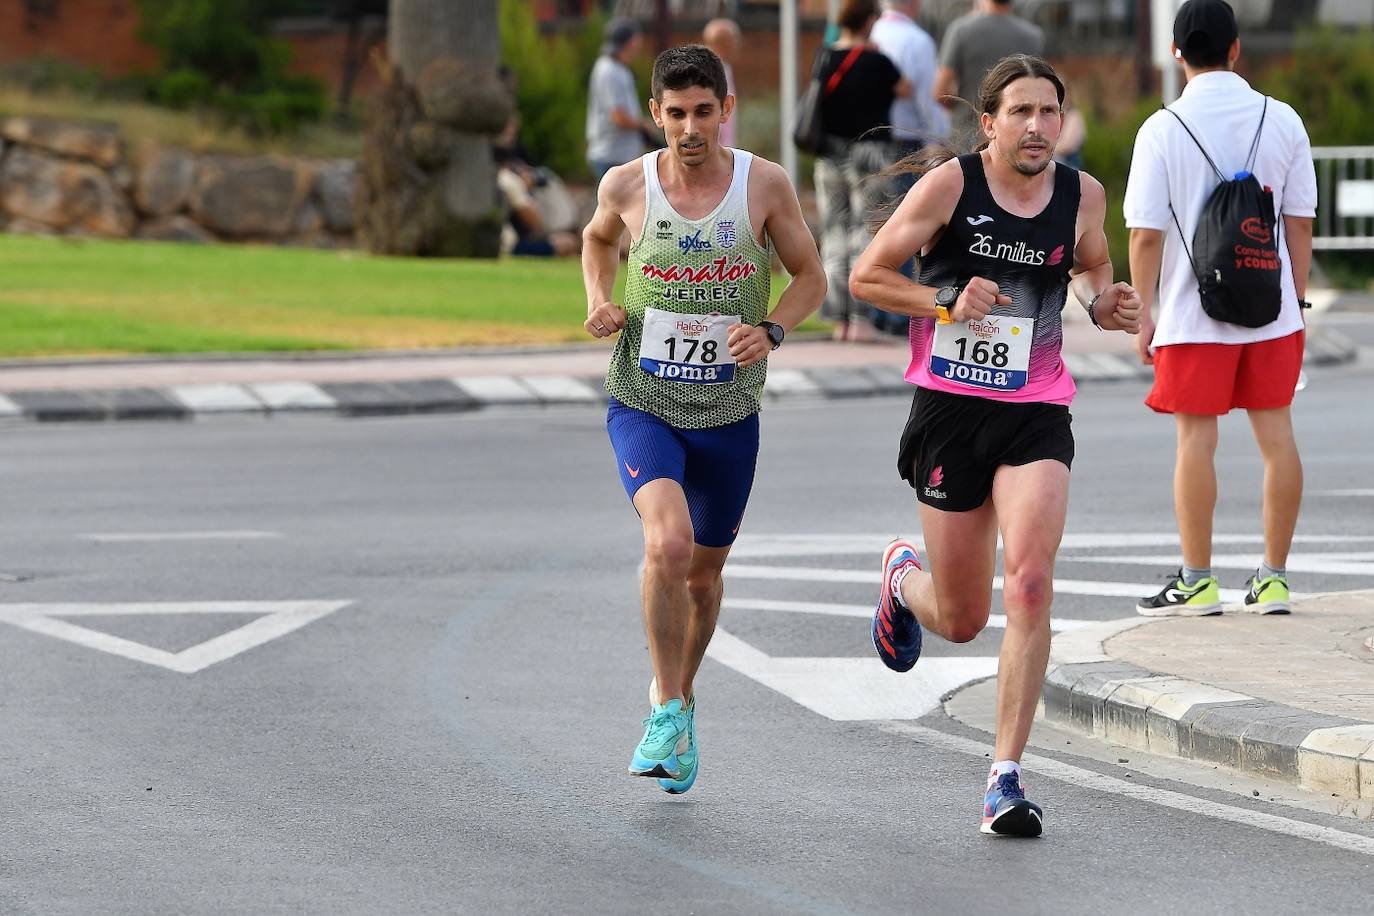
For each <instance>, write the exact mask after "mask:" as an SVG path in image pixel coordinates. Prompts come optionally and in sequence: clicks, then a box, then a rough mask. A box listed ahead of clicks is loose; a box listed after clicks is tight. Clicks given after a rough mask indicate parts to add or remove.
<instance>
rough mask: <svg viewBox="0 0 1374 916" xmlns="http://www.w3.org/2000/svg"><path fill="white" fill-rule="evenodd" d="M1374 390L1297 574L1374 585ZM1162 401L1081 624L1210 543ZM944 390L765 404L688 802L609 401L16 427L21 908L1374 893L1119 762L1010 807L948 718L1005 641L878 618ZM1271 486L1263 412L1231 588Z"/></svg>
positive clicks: (1098, 538)
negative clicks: (1176, 499)
mask: <svg viewBox="0 0 1374 916" xmlns="http://www.w3.org/2000/svg"><path fill="white" fill-rule="evenodd" d="M1372 383H1374V369H1371V368H1370V367H1369V366H1367V365H1361V366H1355V367H1347V368H1343V369H1333V370H1317V371H1314V372H1312V373H1310V380H1309V384H1308V386H1307V388H1306V389H1305V390H1304V391H1303V392H1301V393H1300V394H1299V395H1298V410H1297V420H1298V426H1299V430H1300V436H1301V441H1302V444H1303V449H1304V453H1305V460H1306V466H1307V471H1308V498H1307V501H1306V511H1305V515H1304V518H1303V522H1302V525H1301V526H1300V535H1301V536H1302V537H1303V538H1304V540H1302V541H1301V542H1300V543H1299V545H1298V547H1297V548H1296V549H1295V560H1294V562H1292V563H1290V567H1292V568H1293V569H1294V570H1295V572H1294V575H1293V577H1292V578H1293V580H1294V587H1295V589H1297V590H1299V591H1308V592H1311V591H1322V590H1334V589H1345V588H1356V587H1370V586H1371V585H1374V568H1371V569H1370V570H1369V572H1368V574H1366V573H1365V572H1363V571H1362V569H1360V568H1358V567H1360V564H1364V565H1369V564H1368V562H1367V561H1369V560H1370V559H1374V554H1370V553H1366V551H1369V550H1374V548H1371V547H1370V544H1372V543H1374V521H1371V518H1370V513H1369V511H1368V510H1369V508H1370V507H1372V506H1374V491H1370V490H1369V488H1370V487H1371V486H1374V484H1371V480H1370V471H1371V467H1374V462H1371V455H1374V429H1372V428H1371V424H1370V423H1369V420H1368V418H1369V416H1370V410H1369V406H1368V399H1367V392H1368V391H1369V390H1370V387H1371V384H1372ZM1143 393H1144V388H1143V387H1142V386H1140V385H1136V384H1126V385H1115V384H1111V385H1097V386H1093V387H1085V389H1084V392H1083V393H1082V394H1081V395H1080V399H1079V401H1078V402H1077V404H1076V405H1075V408H1074V417H1075V422H1074V429H1075V433H1076V436H1077V441H1078V458H1077V461H1076V464H1075V470H1074V476H1073V492H1072V501H1071V508H1070V518H1069V524H1068V534H1069V537H1068V539H1067V541H1066V544H1067V546H1066V548H1065V551H1064V554H1063V557H1062V559H1061V563H1060V567H1059V569H1058V572H1057V576H1058V578H1059V579H1061V580H1063V581H1066V582H1072V583H1076V584H1075V585H1073V586H1072V587H1071V590H1072V591H1073V592H1076V593H1065V590H1064V588H1063V587H1061V589H1060V597H1059V599H1058V601H1057V603H1056V611H1055V613H1056V616H1057V617H1058V618H1059V619H1060V620H1062V621H1065V622H1066V623H1065V624H1064V625H1072V622H1073V621H1077V620H1102V619H1111V618H1114V617H1121V616H1126V615H1128V614H1130V613H1131V610H1130V609H1131V606H1132V603H1133V597H1132V596H1133V595H1135V594H1136V592H1139V593H1140V594H1143V593H1144V590H1152V589H1154V588H1155V587H1157V585H1158V583H1159V582H1160V581H1161V579H1160V576H1161V575H1162V574H1164V573H1166V572H1168V571H1169V570H1170V569H1171V568H1172V567H1171V566H1170V565H1169V564H1170V562H1172V563H1173V565H1177V560H1176V559H1173V558H1174V557H1176V548H1175V547H1173V546H1170V540H1169V538H1170V536H1171V534H1170V533H1171V530H1172V509H1171V503H1170V497H1169V480H1170V474H1171V467H1172V426H1171V422H1170V421H1169V420H1168V419H1167V418H1162V417H1156V416H1153V415H1151V414H1150V413H1149V412H1148V411H1147V410H1145V408H1143V407H1142V406H1141V404H1140V400H1141V397H1142V396H1143ZM906 410H907V404H906V402H905V401H904V400H901V399H873V400H864V401H854V402H849V403H846V402H834V401H832V402H826V403H812V404H778V405H772V406H770V407H769V409H768V410H767V411H766V412H765V415H764V422H763V437H764V449H763V454H762V456H761V459H760V473H759V478H758V482H757V486H756V488H755V495H754V498H753V501H752V503H751V506H750V511H749V515H748V516H747V518H746V520H745V523H744V528H743V529H742V537H741V540H740V542H739V550H738V554H737V556H736V558H735V559H734V560H733V561H732V564H731V567H730V569H731V575H730V579H729V580H728V582H727V596H728V597H727V600H728V601H729V602H730V604H729V605H728V606H727V608H726V610H725V611H724V612H723V614H722V620H721V624H722V628H723V630H724V633H725V634H726V635H725V636H724V637H722V638H720V639H718V640H717V644H716V645H715V646H713V649H712V652H713V658H712V660H708V661H707V662H706V665H705V667H704V669H703V672H702V676H701V678H700V681H699V709H700V715H699V731H700V736H701V742H702V772H701V777H700V779H699V781H698V783H697V786H696V788H694V789H693V791H692V792H691V793H689V794H687V795H685V796H682V797H677V798H675V797H670V796H667V795H665V794H663V793H661V792H659V791H658V790H657V789H656V788H655V786H654V784H653V782H652V781H650V780H634V779H631V778H630V777H627V776H625V775H624V768H625V764H626V761H627V759H628V755H629V753H630V750H631V748H632V747H633V745H634V743H635V741H636V740H637V739H638V737H639V733H640V730H641V726H640V718H641V717H642V716H643V715H644V699H643V698H644V692H645V687H646V685H647V682H648V679H649V669H648V663H647V656H646V652H645V648H644V639H643V635H642V632H641V628H640V623H639V610H638V607H637V603H636V601H637V599H636V569H637V564H638V553H639V532H638V526H637V524H636V520H635V517H634V515H633V512H632V511H631V509H630V508H629V506H628V504H627V503H626V501H625V498H624V495H623V491H621V489H620V486H619V482H618V480H617V478H616V475H615V473H614V467H613V464H612V461H613V459H612V457H611V453H610V450H609V447H608V446H607V444H606V441H605V433H604V426H603V422H602V419H603V418H602V416H601V414H600V413H599V412H597V411H595V410H590V409H582V408H569V409H563V410H559V411H543V412H541V411H523V412H515V411H509V412H504V413H502V412H490V413H482V414H475V415H468V416H457V417H452V416H451V417H428V418H400V419H382V420H352V421H340V420H318V421H313V420H293V421H289V422H277V421H273V422H261V421H257V422H235V421H224V422H216V423H205V424H194V425H168V426H163V425H155V424H137V423H123V424H115V425H108V426H96V427H86V426H74V427H62V428H47V427H37V426H23V427H10V428H8V429H5V430H4V441H5V446H6V447H5V449H4V459H3V461H2V462H0V473H3V475H4V476H3V480H2V481H0V484H3V492H4V494H5V499H4V502H3V515H2V516H0V518H3V528H2V529H0V571H4V572H7V573H11V574H18V575H19V576H21V577H23V581H19V582H10V583H3V582H0V622H3V623H5V625H4V626H0V689H3V697H4V699H3V701H0V735H3V737H4V744H3V746H4V748H5V751H4V752H3V760H4V764H5V768H6V771H7V772H6V778H5V780H4V784H5V789H4V791H3V797H4V799H5V802H6V804H5V805H4V809H3V811H0V910H3V911H4V912H16V913H89V912H138V913H190V912H195V913H218V912H235V913H260V912H266V911H283V912H309V913H316V912H318V913H379V912H385V913H453V912H474V913H493V912H511V913H526V912H560V913H562V912H576V913H644V912H660V911H672V912H697V913H771V912H776V913H868V912H936V911H939V912H949V913H965V912H968V913H1005V912H1008V911H1015V912H1045V913H1049V912H1053V913H1103V912H1114V913H1115V912H1120V913H1173V912H1217V913H1220V912H1255V913H1290V912H1322V913H1365V912H1368V907H1369V889H1370V887H1371V886H1374V824H1371V823H1370V822H1368V821H1360V820H1354V819H1350V818H1343V817H1338V816H1336V815H1334V814H1329V813H1322V812H1320V811H1317V812H1314V811H1309V810H1300V809H1296V808H1287V807H1282V806H1276V805H1272V804H1268V803H1267V802H1266V801H1265V800H1263V799H1258V798H1257V799H1253V800H1251V799H1249V798H1239V797H1236V796H1234V795H1230V794H1226V793H1222V792H1219V791H1217V790H1214V789H1210V788H1205V787H1203V786H1202V785H1201V784H1199V785H1197V786H1194V785H1190V784H1189V783H1188V780H1187V779H1186V778H1184V777H1175V778H1172V779H1168V780H1164V779H1151V778H1149V777H1143V776H1142V777H1138V778H1137V779H1136V781H1135V782H1134V783H1131V782H1128V781H1125V780H1123V779H1122V778H1121V775H1120V774H1119V773H1116V774H1114V775H1113V772H1112V771H1111V768H1110V767H1109V766H1108V765H1106V764H1104V763H1102V762H1100V761H1098V760H1096V759H1093V758H1091V757H1089V756H1086V755H1085V756H1074V755H1071V754H1068V753H1065V752H1064V751H1058V752H1055V753H1054V754H1053V761H1051V762H1047V763H1046V764H1045V767H1046V768H1049V767H1051V764H1053V772H1052V773H1050V772H1042V773H1037V772H1036V771H1035V770H1034V768H1028V773H1027V781H1028V783H1029V787H1030V790H1031V794H1032V797H1033V798H1035V799H1036V800H1038V801H1040V802H1041V803H1043V804H1044V806H1045V808H1046V823H1047V830H1046V834H1045V836H1044V837H1043V838H1042V839H1040V840H1037V841H1027V842H1017V841H1006V840H996V839H990V838H988V837H984V836H982V835H980V834H979V833H978V830H977V821H978V815H979V808H980V803H981V794H982V793H981V790H982V783H983V778H984V776H985V774H986V766H987V760H986V758H985V756H984V754H985V752H986V750H987V747H986V737H987V736H986V735H985V734H983V733H981V732H978V731H976V730H975V729H972V728H970V727H967V726H964V725H961V724H959V723H957V722H955V721H953V720H951V719H949V718H947V717H946V716H945V715H944V713H943V712H942V711H941V710H940V709H938V708H934V709H932V710H931V711H929V712H924V711H923V710H922V709H921V703H923V702H925V701H926V700H931V698H933V697H938V693H939V688H940V687H942V686H945V684H944V682H940V683H936V682H935V681H938V680H939V678H945V679H947V680H948V682H949V684H954V683H956V682H957V683H964V682H966V681H967V680H969V679H971V678H972V676H973V674H974V673H976V672H977V671H978V670H980V666H984V665H986V659H989V658H991V657H994V656H995V655H996V652H997V646H998V641H999V638H1000V630H998V629H995V628H990V629H989V630H988V631H987V632H985V634H984V635H982V636H980V637H979V638H978V639H977V640H975V641H974V642H972V643H969V644H967V645H965V646H950V645H945V644H943V643H941V642H940V641H939V640H931V641H930V644H929V648H928V650H927V658H925V659H923V661H922V663H921V665H920V666H918V668H917V672H921V671H922V670H923V669H925V670H926V671H927V672H934V673H935V674H938V675H939V678H935V675H934V674H931V675H929V676H930V677H932V678H934V680H933V681H932V683H930V684H927V685H924V686H921V685H919V684H918V686H917V687H912V686H911V683H908V682H903V681H902V680H901V679H900V678H897V676H895V675H892V676H888V675H886V674H885V673H882V674H881V677H883V678H886V680H877V681H875V680H873V678H874V673H873V671H872V666H873V664H876V663H875V662H873V661H872V659H871V647H870V646H869V645H868V635H867V631H868V623H867V620H866V619H865V618H864V617H863V616H862V615H863V614H865V613H866V612H865V611H864V610H863V608H864V607H866V606H868V605H870V603H871V601H872V600H873V597H874V595H873V592H874V589H875V587H876V586H875V583H876V565H877V562H878V553H879V551H880V550H881V547H882V545H883V543H884V542H885V539H886V538H888V537H890V536H891V535H893V534H895V533H901V532H910V531H913V530H914V529H915V528H916V511H915V506H914V501H913V499H912V497H911V495H910V493H909V491H907V490H906V488H905V485H904V484H902V483H901V482H900V481H899V480H898V479H897V478H896V476H895V469H894V467H893V462H894V457H895V445H896V437H897V434H898V431H899V429H900V426H901V423H902V420H903V418H904V417H905V414H906ZM1260 470H1261V468H1260V463H1259V461H1258V458H1257V457H1256V455H1255V452H1254V448H1253V445H1251V444H1250V443H1249V441H1248V432H1247V429H1246V425H1245V422H1244V419H1243V418H1241V417H1234V418H1230V419H1229V420H1227V421H1226V422H1225V423H1224V424H1223V441H1222V447H1221V457H1220V471H1221V479H1222V497H1221V502H1220V506H1219V510H1218V517H1217V525H1216V528H1217V531H1218V533H1219V534H1220V535H1225V536H1226V538H1227V539H1226V540H1225V542H1224V544H1221V543H1219V546H1218V554H1219V555H1222V554H1224V555H1226V556H1227V557H1229V558H1230V559H1228V560H1226V561H1225V562H1226V563H1229V564H1230V565H1229V566H1225V565H1223V563H1222V562H1218V569H1219V572H1220V575H1221V577H1222V584H1223V585H1224V586H1227V587H1232V588H1239V587H1240V586H1241V585H1242V583H1243V582H1244V580H1245V578H1246V575H1247V572H1246V570H1245V568H1244V567H1245V564H1247V563H1248V564H1251V565H1253V563H1254V561H1255V560H1256V559H1257V557H1258V553H1257V551H1258V547H1257V546H1256V543H1255V540H1254V536H1255V535H1256V533H1257V532H1258V529H1259V518H1258V496H1259V479H1260ZM1361 490H1364V491H1366V492H1365V493H1363V494H1362V495H1361V494H1357V493H1352V492H1351V491H1361ZM1341 539H1345V540H1341ZM1351 539H1354V540H1351ZM1332 552H1345V553H1347V554H1350V555H1352V556H1355V559H1353V560H1350V561H1349V564H1348V565H1347V567H1341V568H1342V569H1347V568H1349V566H1350V565H1353V566H1354V567H1357V568H1356V571H1355V572H1353V573H1352V572H1348V571H1346V572H1329V571H1327V572H1323V571H1321V570H1322V569H1323V568H1324V567H1323V563H1322V558H1323V557H1325V556H1326V555H1328V554H1330V553H1332ZM1298 557H1301V558H1302V559H1301V561H1300V562H1299V560H1298V559H1297V558H1298ZM1360 557H1363V559H1360ZM1300 563H1301V564H1305V565H1306V566H1307V567H1308V568H1310V569H1311V570H1312V571H1310V572H1297V571H1296V570H1297V569H1298V568H1299V566H1300ZM1328 566H1329V564H1328ZM1142 589H1143V590H1142ZM226 602H237V603H235V604H230V603H226ZM290 602H296V604H290ZM301 602H320V603H318V604H301ZM193 603H195V604H193ZM998 610H999V609H998V608H994V612H995V613H996V612H997V611H998ZM245 621H263V623H258V624H250V626H249V628H248V629H247V630H244V629H241V628H242V627H243V624H244V622H245ZM254 627H256V628H257V629H254ZM102 634H103V635H102ZM139 647H143V648H139ZM196 666H199V667H196ZM189 669H194V670H189ZM769 683H772V684H773V685H774V686H772V687H770V686H766V685H767V684H769ZM874 684H877V685H878V686H877V687H874V686H873V685H874ZM817 685H820V687H818V686H817ZM775 687H776V688H778V689H775ZM821 688H824V689H821ZM932 702H933V701H932ZM890 707H891V708H895V709H896V712H895V713H891V712H884V710H888V709H889V708H890Z"/></svg>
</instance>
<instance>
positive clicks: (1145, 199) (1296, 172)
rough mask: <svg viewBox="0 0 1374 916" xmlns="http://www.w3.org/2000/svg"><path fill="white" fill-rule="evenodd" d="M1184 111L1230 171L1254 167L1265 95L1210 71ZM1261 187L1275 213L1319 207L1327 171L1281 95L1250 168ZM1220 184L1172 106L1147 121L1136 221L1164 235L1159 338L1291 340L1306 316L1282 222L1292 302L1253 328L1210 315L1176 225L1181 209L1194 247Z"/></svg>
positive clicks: (1132, 185)
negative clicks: (1268, 191)
mask: <svg viewBox="0 0 1374 916" xmlns="http://www.w3.org/2000/svg"><path fill="white" fill-rule="evenodd" d="M1170 108H1172V109H1173V110H1174V111H1176V112H1178V114H1179V115H1180V116H1181V117H1182V118H1183V120H1184V121H1185V122H1187V124H1188V129H1189V130H1191V131H1192V132H1193V133H1194V134H1195V135H1196V136H1197V138H1198V140H1199V141H1201V143H1202V145H1203V146H1204V147H1205V148H1206V149H1207V154H1208V155H1209V156H1211V157H1212V161H1213V162H1215V163H1216V164H1217V168H1218V169H1220V170H1221V172H1222V174H1224V175H1226V176H1228V177H1230V176H1232V175H1235V174H1236V173H1237V172H1240V171H1241V170H1243V169H1244V168H1245V165H1246V156H1247V155H1248V154H1249V152H1250V144H1251V142H1252V141H1253V140H1254V138H1255V130H1256V129H1257V128H1258V127H1259V122H1260V111H1261V110H1262V109H1263V108H1264V96H1262V95H1261V94H1260V93H1258V92H1256V91H1255V90H1253V89H1251V88H1250V84H1249V83H1247V82H1246V81H1245V80H1244V79H1242V78H1241V77H1240V76H1237V75H1236V74H1234V73H1229V72H1223V71H1215V72H1208V73H1200V74H1198V75H1197V76H1195V77H1193V79H1192V80H1190V81H1189V82H1188V85H1187V87H1186V88H1184V90H1183V94H1182V96H1180V97H1179V99H1178V101H1177V102H1175V103H1174V104H1173V105H1171V106H1170ZM1250 171H1251V172H1253V173H1254V175H1255V177H1256V178H1257V179H1259V183H1260V184H1261V185H1264V186H1267V187H1270V188H1272V189H1273V191H1274V212H1275V213H1277V214H1279V216H1280V224H1282V217H1283V216H1299V217H1313V216H1316V214H1317V172H1316V169H1315V167H1314V166H1313V165H1312V147H1311V144H1310V143H1309V141H1308V139H1307V128H1306V127H1304V126H1303V123H1302V119H1301V118H1299V117H1298V115H1297V112H1295V111H1293V109H1292V108H1291V107H1290V106H1289V105H1287V104H1285V103H1284V102H1280V101H1279V100H1278V99H1274V98H1271V99H1270V100H1269V110H1268V112H1267V113H1266V114H1265V116H1264V132H1263V134H1262V135H1261V137H1260V142H1259V148H1258V152H1257V153H1256V156H1255V164H1254V166H1253V167H1252V168H1251V169H1250ZM1217 183H1218V180H1217V176H1216V173H1215V172H1213V171H1212V168H1211V166H1209V165H1208V164H1207V160H1206V158H1204V157H1203V155H1202V153H1201V152H1200V151H1199V150H1198V148H1197V144H1195V143H1194V142H1193V141H1192V139H1191V138H1189V136H1188V131H1187V130H1184V129H1183V125H1182V124H1179V123H1178V120H1177V119H1175V118H1174V116H1173V115H1171V114H1169V112H1167V111H1157V112H1155V113H1154V114H1152V115H1151V116H1150V117H1149V119H1148V120H1147V121H1146V122H1145V123H1144V124H1142V125H1141V127H1140V132H1139V133H1137V134H1136V138H1135V152H1134V153H1133V154H1132V156H1131V174H1130V178H1129V179H1128V181H1127V183H1126V202H1125V207H1124V209H1125V213H1126V225H1127V226H1128V227H1130V228H1132V229H1158V230H1160V231H1161V232H1163V233H1164V266H1163V269H1162V270H1161V271H1160V278H1159V299H1158V307H1157V308H1156V309H1155V321H1156V323H1157V327H1156V329H1155V337H1154V345H1155V346H1156V347H1164V346H1168V345H1169V344H1179V343H1228V344H1239V343H1254V342H1256V341H1261V340H1273V339H1276V338H1279V337H1286V336H1288V335H1289V334H1292V333H1294V332H1295V331H1298V330H1301V329H1302V326H1303V319H1302V314H1301V309H1300V308H1299V307H1298V296H1297V290H1296V287H1295V286H1294V285H1293V265H1292V263H1291V261H1290V259H1289V257H1288V247H1287V237H1286V236H1285V234H1284V232H1283V228H1282V225H1280V227H1279V229H1278V233H1279V240H1278V250H1279V259H1280V260H1281V261H1282V262H1283V275H1282V278H1281V280H1280V283H1281V286H1282V290H1283V304H1282V307H1281V309H1280V311H1279V317H1278V319H1277V320H1275V321H1273V322H1271V323H1269V324H1267V325H1265V326H1264V327H1261V328H1243V327H1240V326H1239V325H1234V324H1226V323H1224V322H1221V321H1216V320H1214V319H1212V318H1209V317H1208V316H1207V314H1206V313H1205V312H1203V310H1202V300H1201V298H1200V297H1199V296H1198V290H1197V278H1196V276H1194V274H1193V269H1192V267H1191V265H1190V264H1189V263H1188V254H1187V249H1185V248H1184V245H1183V240H1182V239H1181V238H1180V237H1179V230H1178V229H1176V228H1175V227H1174V218H1173V216H1172V215H1171V214H1170V212H1169V206H1170V204H1171V203H1172V205H1173V213H1174V214H1176V215H1177V216H1178V222H1179V225H1180V226H1181V227H1182V229H1183V235H1184V237H1186V238H1187V240H1188V248H1191V247H1192V243H1193V232H1194V231H1195V230H1196V229H1197V224H1198V219H1199V217H1200V216H1201V215H1202V205H1203V204H1204V203H1205V202H1206V200H1207V197H1208V195H1210V194H1211V193H1212V191H1213V190H1214V189H1215V188H1216V186H1217Z"/></svg>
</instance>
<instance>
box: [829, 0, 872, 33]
mask: <svg viewBox="0 0 1374 916" xmlns="http://www.w3.org/2000/svg"><path fill="white" fill-rule="evenodd" d="M877 15H878V0H844V5H843V6H841V7H840V12H839V15H838V16H836V17H835V24H836V25H838V26H839V27H840V28H842V29H844V30H845V31H846V32H861V31H863V27H864V26H866V25H868V20H870V19H872V18H873V17H875V16H877Z"/></svg>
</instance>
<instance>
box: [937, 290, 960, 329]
mask: <svg viewBox="0 0 1374 916" xmlns="http://www.w3.org/2000/svg"><path fill="white" fill-rule="evenodd" d="M961 292H963V290H962V289H961V288H960V287H958V286H942V287H940V288H939V289H937V290H936V291H935V317H936V318H937V319H938V320H939V321H940V323H941V324H949V323H950V322H951V321H953V320H954V319H953V318H951V317H950V315H949V310H950V309H952V308H954V304H955V303H956V302H958V301H959V293H961Z"/></svg>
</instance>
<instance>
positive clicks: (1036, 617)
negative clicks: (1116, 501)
mask: <svg viewBox="0 0 1374 916" xmlns="http://www.w3.org/2000/svg"><path fill="white" fill-rule="evenodd" d="M1068 500H1069V469H1068V468H1067V467H1065V466H1064V464H1063V463H1062V462H1059V461H1055V460H1044V461H1033V462H1031V463H1029V464H1024V465H1020V466H1015V467H1013V466H1003V467H1001V468H998V469H997V476H996V477H995V478H994V479H993V485H992V501H993V503H994V504H995V505H996V507H997V517H998V518H999V519H1000V520H1001V523H1002V567H1003V586H1002V605H1003V608H1004V609H1005V610H1006V613H1007V630H1006V634H1005V635H1004V636H1003V637H1002V652H1001V658H1000V659H999V661H998V668H997V743H996V753H995V754H994V755H993V757H994V759H995V760H1017V761H1019V760H1020V759H1021V754H1022V752H1023V751H1024V750H1025V749H1026V741H1027V740H1028V739H1029V737H1030V729H1031V722H1032V720H1033V719H1034V718H1035V707H1036V703H1037V702H1038V701H1039V699H1040V688H1041V685H1042V684H1043V683H1044V681H1045V667H1046V665H1047V664H1048V662H1049V656H1050V603H1051V601H1052V600H1053V597H1054V558H1055V554H1056V552H1057V551H1058V550H1059V542H1060V540H1061V539H1062V538H1063V536H1064V518H1065V515H1066V513H1067V512H1068Z"/></svg>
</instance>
